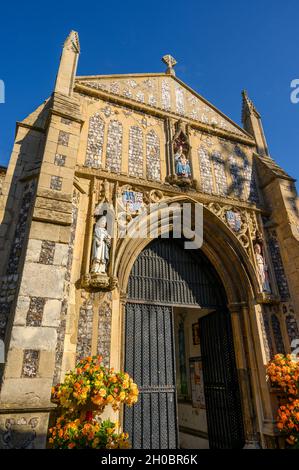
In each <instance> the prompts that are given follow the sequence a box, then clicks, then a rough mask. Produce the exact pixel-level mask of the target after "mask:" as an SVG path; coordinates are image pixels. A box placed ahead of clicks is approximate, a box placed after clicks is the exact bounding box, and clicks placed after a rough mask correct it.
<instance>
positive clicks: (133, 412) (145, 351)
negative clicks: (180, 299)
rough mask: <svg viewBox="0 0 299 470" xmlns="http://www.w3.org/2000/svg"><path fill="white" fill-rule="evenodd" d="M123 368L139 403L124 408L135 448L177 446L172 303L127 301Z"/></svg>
mask: <svg viewBox="0 0 299 470" xmlns="http://www.w3.org/2000/svg"><path fill="white" fill-rule="evenodd" d="M125 370H126V371H127V372H128V373H129V374H131V375H132V376H133V377H134V380H135V381H136V382H137V384H138V387H139V390H140V395H139V399H138V403H137V404H136V405H134V406H133V407H132V408H129V407H126V408H125V415H124V429H125V430H126V431H127V432H128V433H129V435H130V438H131V441H132V446H133V448H134V449H174V448H176V447H177V438H178V436H177V413H176V391H175V367H174V338H173V321H172V309H171V307H167V306H162V305H149V304H136V303H135V304H134V303H127V305H126V355H125Z"/></svg>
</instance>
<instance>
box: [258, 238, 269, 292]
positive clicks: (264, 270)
mask: <svg viewBox="0 0 299 470" xmlns="http://www.w3.org/2000/svg"><path fill="white" fill-rule="evenodd" d="M254 252H255V259H256V263H257V268H258V274H259V278H260V282H261V285H262V289H263V291H264V292H271V288H270V283H269V276H268V267H267V265H266V263H265V261H264V258H263V255H262V248H261V245H260V244H259V243H256V244H255V245H254Z"/></svg>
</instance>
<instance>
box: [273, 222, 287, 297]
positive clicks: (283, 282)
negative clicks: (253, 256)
mask: <svg viewBox="0 0 299 470" xmlns="http://www.w3.org/2000/svg"><path fill="white" fill-rule="evenodd" d="M268 245H269V249H270V254H271V259H272V264H273V268H274V273H275V277H276V282H277V287H278V291H279V294H280V297H281V300H286V299H288V298H289V297H290V292H289V286H288V281H287V278H286V275H285V271H284V267H283V263H282V259H281V254H280V248H279V243H278V240H277V234H276V231H275V230H271V231H268Z"/></svg>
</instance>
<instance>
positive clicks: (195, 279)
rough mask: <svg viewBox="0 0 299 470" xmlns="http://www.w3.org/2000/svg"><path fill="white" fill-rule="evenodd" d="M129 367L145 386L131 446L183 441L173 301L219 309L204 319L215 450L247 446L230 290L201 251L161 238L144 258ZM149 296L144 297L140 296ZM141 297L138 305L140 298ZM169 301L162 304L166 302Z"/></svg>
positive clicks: (129, 337)
mask: <svg viewBox="0 0 299 470" xmlns="http://www.w3.org/2000/svg"><path fill="white" fill-rule="evenodd" d="M128 297H129V299H130V301H129V303H127V305H126V321H125V335H126V336H125V342H126V346H125V369H126V370H127V371H128V373H130V374H131V375H132V376H133V377H134V380H135V381H136V383H137V384H138V386H139V389H140V392H141V393H140V398H139V400H138V403H137V404H136V405H134V407H133V408H128V407H125V413H124V428H125V430H126V431H127V432H129V434H130V436H131V440H132V445H133V448H137V449H138V448H143V449H148V448H152V449H157V448H161V449H167V448H175V447H176V446H177V445H178V431H177V425H178V423H177V410H176V390H175V364H174V362H175V355H174V340H173V320H172V307H171V306H170V305H172V306H176V305H183V306H185V305H186V306H188V305H193V306H199V307H202V308H209V309H213V310H217V313H211V314H209V315H207V316H206V317H203V318H202V319H201V320H200V332H201V347H202V355H203V372H204V383H205V398H206V408H207V420H208V431H209V443H210V447H211V448H238V447H242V445H243V441H244V437H243V423H242V412H241V404H240V396H239V389H238V380H237V371H236V366H235V362H234V345H233V336H232V331H231V324H230V317H229V314H228V313H227V312H226V310H225V308H224V307H223V305H225V303H226V297H225V291H224V289H223V286H222V283H221V282H220V280H219V277H218V275H217V273H216V272H215V270H214V268H213V266H212V265H211V263H210V262H209V261H208V260H207V259H206V257H205V256H204V255H203V253H202V252H201V251H200V250H184V248H183V246H182V243H180V242H178V241H175V240H163V239H157V240H154V241H153V242H152V243H150V244H149V245H148V246H147V247H146V248H145V249H144V250H143V251H142V252H141V253H140V255H139V256H138V258H137V260H136V262H135V263H134V265H133V268H132V271H131V274H130V278H129V284H128ZM140 301H142V302H147V303H146V304H145V303H138V302H140ZM135 302H136V303H135ZM163 304H164V305H163Z"/></svg>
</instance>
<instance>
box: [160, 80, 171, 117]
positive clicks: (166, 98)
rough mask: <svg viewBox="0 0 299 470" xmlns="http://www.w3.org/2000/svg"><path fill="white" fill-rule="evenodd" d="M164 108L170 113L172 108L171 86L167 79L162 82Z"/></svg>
mask: <svg viewBox="0 0 299 470" xmlns="http://www.w3.org/2000/svg"><path fill="white" fill-rule="evenodd" d="M162 108H163V109H165V111H169V110H170V108H171V98H170V86H169V82H168V80H167V79H165V80H162Z"/></svg>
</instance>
